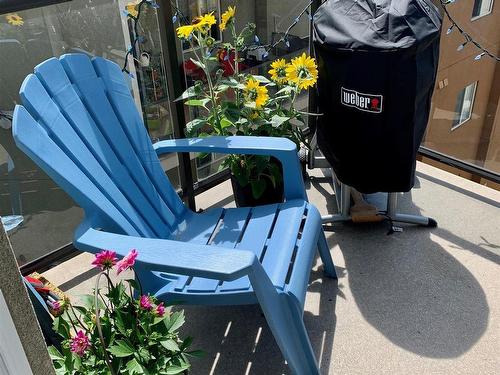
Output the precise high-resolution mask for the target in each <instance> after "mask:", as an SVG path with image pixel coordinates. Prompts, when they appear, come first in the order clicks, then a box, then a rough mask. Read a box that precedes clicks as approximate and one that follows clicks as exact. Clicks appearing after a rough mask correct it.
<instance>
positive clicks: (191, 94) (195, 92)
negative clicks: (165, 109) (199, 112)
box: [174, 86, 199, 102]
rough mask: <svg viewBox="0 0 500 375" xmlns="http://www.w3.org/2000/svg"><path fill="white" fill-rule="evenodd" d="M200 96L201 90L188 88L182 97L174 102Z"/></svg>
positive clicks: (193, 87) (194, 87)
mask: <svg viewBox="0 0 500 375" xmlns="http://www.w3.org/2000/svg"><path fill="white" fill-rule="evenodd" d="M198 94H199V90H198V88H197V87H196V86H192V87H190V88H188V89H187V90H186V91H184V92H183V93H182V95H181V96H179V97H178V98H177V99H175V100H174V102H179V101H181V100H186V99H189V98H193V97H195V96H197V95H198Z"/></svg>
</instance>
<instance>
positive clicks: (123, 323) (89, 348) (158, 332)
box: [49, 250, 201, 375]
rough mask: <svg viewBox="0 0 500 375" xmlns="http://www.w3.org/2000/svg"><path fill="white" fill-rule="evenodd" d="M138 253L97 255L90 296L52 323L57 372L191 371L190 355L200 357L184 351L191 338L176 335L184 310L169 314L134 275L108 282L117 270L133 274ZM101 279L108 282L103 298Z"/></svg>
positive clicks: (53, 352)
mask: <svg viewBox="0 0 500 375" xmlns="http://www.w3.org/2000/svg"><path fill="white" fill-rule="evenodd" d="M137 255H138V253H137V251H136V250H132V251H131V252H130V253H129V254H128V255H127V256H126V257H124V258H123V259H122V260H120V261H118V258H117V257H116V253H115V252H113V251H109V250H105V251H102V252H101V253H99V254H97V255H96V257H95V260H94V261H93V262H92V264H93V265H94V266H95V267H96V268H98V269H99V270H100V271H101V273H100V274H99V276H98V278H97V285H96V288H95V290H94V295H87V296H84V298H83V305H82V306H73V305H72V304H69V306H68V307H67V308H66V311H65V313H64V314H63V315H61V316H60V317H57V318H56V319H55V320H54V325H53V328H54V330H55V331H56V332H57V333H59V334H60V335H61V336H62V338H63V341H62V347H61V348H60V350H59V349H57V348H56V347H54V346H51V347H50V348H49V353H50V355H51V358H52V361H53V364H54V367H55V370H56V373H57V374H65V375H66V374H72V375H73V374H75V375H80V374H85V375H90V374H95V375H102V374H110V375H116V374H130V375H132V374H180V373H186V372H187V370H188V369H189V368H190V364H189V360H188V357H190V356H199V355H201V352H199V351H188V348H189V346H190V345H191V341H192V339H191V338H190V337H188V338H186V339H184V340H181V339H180V337H179V333H178V330H179V328H180V327H181V326H182V325H183V324H184V313H183V311H178V312H172V311H171V310H170V308H168V307H166V306H165V304H164V302H159V301H158V300H157V299H156V298H155V297H153V296H150V295H145V294H143V293H142V290H141V285H140V282H139V279H138V278H137V277H136V278H135V279H130V280H125V281H120V282H118V283H114V282H113V281H112V280H111V274H110V273H111V271H112V270H113V269H114V268H115V267H116V273H117V274H120V273H121V272H123V271H125V270H128V269H132V270H133V267H134V264H135V259H136V258H137ZM101 277H104V278H105V279H106V280H107V292H106V293H104V294H103V291H102V290H101V289H100V288H99V281H100V279H101ZM134 290H135V293H134ZM127 291H128V293H127ZM136 294H138V296H137V297H134V295H136Z"/></svg>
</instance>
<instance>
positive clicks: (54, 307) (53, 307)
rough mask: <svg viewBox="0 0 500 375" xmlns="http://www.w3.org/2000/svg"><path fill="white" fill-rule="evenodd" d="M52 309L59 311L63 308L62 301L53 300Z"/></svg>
mask: <svg viewBox="0 0 500 375" xmlns="http://www.w3.org/2000/svg"><path fill="white" fill-rule="evenodd" d="M52 309H53V310H54V312H55V313H58V312H59V310H61V303H60V302H59V301H55V302H52Z"/></svg>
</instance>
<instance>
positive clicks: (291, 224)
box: [13, 54, 336, 375]
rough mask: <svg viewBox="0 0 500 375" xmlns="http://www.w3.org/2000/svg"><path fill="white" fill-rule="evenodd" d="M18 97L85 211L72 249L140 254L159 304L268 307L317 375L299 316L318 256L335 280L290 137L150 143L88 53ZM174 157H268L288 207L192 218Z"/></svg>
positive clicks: (28, 142) (283, 339)
mask: <svg viewBox="0 0 500 375" xmlns="http://www.w3.org/2000/svg"><path fill="white" fill-rule="evenodd" d="M20 95H21V98H22V101H23V104H24V106H17V107H16V109H15V113H14V124H13V132H14V138H15V140H16V143H17V145H18V147H20V148H21V149H22V150H23V151H24V152H25V153H26V154H28V155H29V156H30V157H31V158H32V159H33V160H34V161H35V162H36V163H37V164H38V165H39V166H40V167H41V168H42V169H43V170H44V171H45V172H46V173H47V174H48V175H49V176H50V177H51V178H52V179H54V181H55V182H56V183H57V184H59V186H61V188H63V189H64V190H65V191H66V192H67V193H68V194H69V195H71V197H72V198H73V199H74V200H75V201H76V202H77V204H79V205H80V206H81V207H82V208H83V209H84V211H85V219H84V221H83V223H82V224H81V225H80V226H79V228H78V229H77V230H76V232H75V237H74V244H75V246H76V248H78V249H80V250H82V251H86V252H91V253H97V252H99V251H101V249H113V250H115V251H116V252H117V254H118V255H119V256H124V255H126V254H127V253H128V252H129V251H130V250H131V249H133V248H135V249H137V250H138V252H139V257H138V260H137V263H136V271H137V275H138V277H139V278H140V280H141V282H142V285H143V288H144V289H145V290H146V292H148V293H150V294H151V295H154V296H156V297H158V298H159V299H162V300H175V301H182V302H183V303H185V304H202V305H235V304H253V303H258V304H260V306H261V308H262V310H263V312H264V314H265V317H266V319H267V322H268V324H269V327H270V328H271V331H272V332H273V335H274V337H275V339H276V341H277V343H278V345H279V347H280V349H281V351H282V353H283V356H284V357H285V359H286V360H287V362H288V364H289V366H290V368H291V369H292V372H293V373H295V374H301V375H303V374H318V373H319V369H318V365H317V362H316V359H315V356H314V353H313V350H312V347H311V344H310V342H309V338H308V336H307V332H306V329H305V327H304V323H303V320H302V315H303V311H304V300H305V295H306V289H307V285H308V279H309V274H310V270H311V266H312V262H313V258H314V255H315V254H316V249H318V250H319V254H320V256H321V258H322V261H323V264H324V269H325V272H326V274H327V275H328V276H331V277H336V274H335V267H334V265H333V262H332V258H331V256H330V252H329V249H328V245H327V242H326V239H325V236H324V233H323V231H322V228H321V218H320V215H319V213H318V210H317V209H316V208H315V207H314V206H312V205H311V204H309V203H308V202H307V197H306V193H305V189H304V183H303V180H302V176H301V171H300V168H299V163H298V159H297V154H296V148H295V145H294V144H293V143H292V142H290V141H289V140H286V139H280V138H261V137H227V138H225V137H211V138H204V139H182V140H172V141H163V142H159V143H156V144H155V145H152V144H151V141H150V139H149V137H148V134H147V132H146V130H145V127H144V124H143V122H142V119H141V117H140V115H139V113H138V111H137V109H136V106H135V103H134V101H133V99H132V96H131V94H130V89H129V86H128V85H127V82H126V80H125V78H124V76H123V74H122V72H121V70H120V68H119V67H118V66H117V65H116V64H115V63H113V62H110V61H108V60H105V59H103V58H94V59H92V60H90V59H89V57H87V56H86V55H83V54H68V55H65V56H62V57H61V58H60V59H56V58H52V59H49V60H47V61H45V62H44V63H42V64H40V65H38V66H37V67H36V68H35V72H34V74H31V75H29V76H28V77H27V78H26V79H25V81H24V83H23V85H22V87H21V90H20ZM173 152H217V153H231V154H238V153H239V154H257V155H272V156H274V157H276V158H277V159H279V160H280V161H281V162H282V164H283V172H284V182H285V197H286V200H285V202H284V203H282V204H274V205H268V206H262V207H255V208H236V209H222V208H219V209H212V210H209V211H207V212H204V213H201V214H200V213H195V212H192V211H191V210H189V209H188V208H186V207H185V206H184V205H183V204H182V201H181V200H180V199H179V197H178V195H177V194H176V192H175V190H174V188H173V187H172V185H171V184H170V182H169V181H168V179H167V177H166V175H165V173H164V172H163V170H162V168H161V165H160V162H159V160H158V156H157V155H161V154H165V153H173Z"/></svg>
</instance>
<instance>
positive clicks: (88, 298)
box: [78, 294, 106, 311]
mask: <svg viewBox="0 0 500 375" xmlns="http://www.w3.org/2000/svg"><path fill="white" fill-rule="evenodd" d="M78 298H79V299H80V300H81V302H82V304H83V306H84V307H86V308H87V309H89V310H92V311H94V310H95V304H94V303H95V298H94V295H93V294H85V295H83V296H79V297H78ZM98 304H99V308H100V309H102V310H104V309H105V308H106V306H105V305H104V302H103V301H102V299H100V298H99V299H98Z"/></svg>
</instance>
